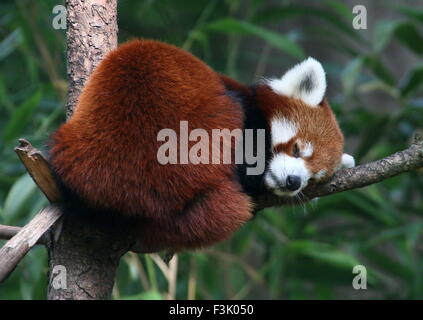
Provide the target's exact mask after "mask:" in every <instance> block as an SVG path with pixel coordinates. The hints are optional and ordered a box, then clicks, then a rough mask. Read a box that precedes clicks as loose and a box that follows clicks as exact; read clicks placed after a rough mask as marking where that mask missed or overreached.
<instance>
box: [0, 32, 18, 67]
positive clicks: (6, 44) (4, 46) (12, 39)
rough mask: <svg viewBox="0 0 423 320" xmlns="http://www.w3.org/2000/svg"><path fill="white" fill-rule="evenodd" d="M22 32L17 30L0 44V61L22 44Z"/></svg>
mask: <svg viewBox="0 0 423 320" xmlns="http://www.w3.org/2000/svg"><path fill="white" fill-rule="evenodd" d="M22 39H23V38H22V32H21V30H20V29H19V28H18V29H16V30H15V31H13V32H12V33H11V34H9V35H8V36H7V37H6V38H5V39H4V40H3V41H2V42H1V43H0V60H3V59H4V58H6V57H7V56H8V55H9V54H10V53H11V52H13V50H15V49H16V48H17V47H18V46H19V45H20V44H21V43H22Z"/></svg>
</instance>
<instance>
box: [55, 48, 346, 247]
mask: <svg viewBox="0 0 423 320" xmlns="http://www.w3.org/2000/svg"><path fill="white" fill-rule="evenodd" d="M325 89H326V80H325V73H324V71H323V68H322V66H321V65H320V63H319V62H317V61H316V60H314V59H312V58H309V59H307V60H305V61H304V62H302V63H301V64H299V65H297V66H295V67H294V68H292V69H291V70H289V71H288V72H287V73H286V74H285V75H284V76H282V77H281V78H279V79H268V80H263V81H261V82H259V83H257V84H255V85H253V86H246V85H243V84H241V83H239V82H237V81H235V80H233V79H231V78H228V77H226V76H224V75H220V74H218V73H216V72H214V71H213V70H212V69H211V68H210V67H208V66H207V65H206V64H205V63H204V62H202V61H201V60H199V59H198V58H196V57H194V56H193V55H191V54H190V53H188V52H185V51H183V50H181V49H179V48H177V47H174V46H172V45H169V44H165V43H162V42H159V41H153V40H134V41H131V42H128V43H125V44H123V45H121V46H119V47H118V48H117V49H116V50H114V51H112V52H110V53H109V54H108V55H107V56H106V57H105V58H104V59H103V60H102V62H101V63H100V64H99V65H98V66H97V67H96V68H95V70H94V71H93V73H92V75H91V76H90V78H89V79H88V81H87V83H86V85H85V87H84V89H83V91H82V93H81V95H80V97H79V99H78V103H77V106H76V108H75V110H74V114H73V116H72V117H71V118H70V119H69V121H68V122H67V123H65V124H63V125H62V126H61V127H60V128H59V129H58V130H57V131H56V132H55V133H54V134H53V135H52V136H51V140H50V143H49V147H50V148H49V161H50V164H51V166H52V169H53V171H54V173H55V176H56V178H57V181H58V183H59V185H60V186H61V188H62V191H63V193H64V195H65V198H66V197H67V198H70V199H71V201H69V202H71V203H72V202H80V203H83V204H84V205H85V206H87V207H88V208H90V210H91V209H92V211H94V212H95V215H96V216H95V219H98V220H101V219H102V217H101V215H102V214H103V213H105V212H111V213H113V215H116V216H119V217H122V218H125V217H126V218H128V219H131V221H133V223H134V225H135V229H136V230H137V232H138V234H139V237H140V239H141V242H142V243H143V246H145V251H158V250H163V249H168V250H175V251H179V250H183V249H196V248H202V247H206V246H209V245H212V244H214V243H216V242H219V241H222V240H225V239H227V238H228V237H229V236H230V235H231V234H232V233H233V232H234V231H235V230H237V229H238V228H240V227H241V226H242V225H243V224H244V223H245V222H246V221H248V220H249V219H251V217H252V212H253V208H254V204H253V201H254V200H253V199H254V197H255V196H258V195H260V194H263V193H265V192H269V190H270V191H272V192H274V193H276V194H278V195H281V196H295V195H296V194H298V192H300V191H301V190H302V189H304V188H305V187H306V186H307V184H308V183H309V181H311V180H312V179H313V180H317V181H319V180H324V179H326V178H328V177H330V176H331V175H332V174H333V173H334V171H335V170H336V169H337V168H338V167H340V166H341V165H345V166H352V165H354V164H353V159H352V157H351V156H348V155H344V156H343V154H342V150H343V143H344V142H343V135H342V133H341V131H340V129H339V127H338V124H337V121H336V119H335V117H334V115H333V113H332V111H331V109H330V107H329V104H328V102H327V101H326V100H325V99H324V94H325ZM182 121H186V123H187V125H188V130H189V131H190V132H191V131H193V130H194V129H195V128H202V129H203V130H204V131H205V132H207V133H210V132H211V131H212V130H214V129H229V130H230V131H232V130H236V129H240V130H241V132H245V129H254V130H258V129H262V130H263V131H264V132H265V140H264V141H265V142H264V144H265V148H264V149H263V150H264V152H262V153H263V154H261V155H260V156H263V157H265V170H264V171H263V172H262V173H261V174H256V175H248V174H247V170H248V167H249V165H248V164H245V163H240V164H236V163H234V161H230V162H229V163H217V164H214V163H211V164H210V163H209V164H204V163H190V162H188V163H186V164H167V165H162V164H161V163H159V161H158V158H157V157H158V156H157V155H158V150H159V148H160V147H161V145H162V144H163V142H161V141H159V139H158V134H159V132H160V130H162V129H164V128H167V129H172V130H174V131H176V132H178V131H179V130H180V125H181V122H182ZM241 135H243V133H241ZM238 138H239V137H238ZM194 143H195V141H189V146H190V147H192V146H193V145H194ZM219 143H220V142H219ZM258 143H259V142H257V143H256V144H255V147H257V145H258ZM226 147H229V148H230V150H231V151H233V152H235V148H236V144H235V143H233V141H232V140H230V142H229V146H228V145H226ZM177 149H178V152H179V153H181V152H182V146H181V145H179V144H177ZM218 155H219V156H222V154H221V153H220V154H218ZM231 160H233V157H232V156H231ZM90 210H88V211H90Z"/></svg>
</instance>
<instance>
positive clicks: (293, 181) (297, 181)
mask: <svg viewBox="0 0 423 320" xmlns="http://www.w3.org/2000/svg"><path fill="white" fill-rule="evenodd" d="M300 186H301V178H300V177H299V176H292V175H290V176H288V177H287V178H286V188H287V189H288V190H289V191H295V190H297V189H298V188H299V187H300Z"/></svg>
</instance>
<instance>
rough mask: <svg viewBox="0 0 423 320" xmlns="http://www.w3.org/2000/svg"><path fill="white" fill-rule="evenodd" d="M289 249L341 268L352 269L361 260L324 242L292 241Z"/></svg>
mask: <svg viewBox="0 0 423 320" xmlns="http://www.w3.org/2000/svg"><path fill="white" fill-rule="evenodd" d="M288 250H290V251H291V252H295V253H296V254H302V255H306V256H309V257H312V258H314V259H316V260H318V261H320V262H324V263H327V264H330V265H332V266H336V267H339V268H345V269H349V270H352V268H353V267H354V266H356V265H358V264H360V263H359V261H358V260H357V259H356V258H355V257H353V256H352V255H350V254H347V253H345V252H343V251H340V250H338V249H335V248H333V247H332V246H330V245H328V244H324V243H318V242H311V241H307V240H296V241H291V242H290V243H289V244H288Z"/></svg>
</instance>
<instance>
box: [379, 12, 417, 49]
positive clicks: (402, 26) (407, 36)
mask: <svg viewBox="0 0 423 320" xmlns="http://www.w3.org/2000/svg"><path fill="white" fill-rule="evenodd" d="M394 36H395V37H396V38H397V39H398V40H399V41H401V42H402V43H403V44H404V45H405V46H407V47H408V48H409V49H410V50H412V51H414V52H415V53H417V54H420V55H422V54H423V38H422V36H421V35H420V33H419V31H418V29H417V28H416V26H415V25H414V24H412V23H410V22H403V21H387V20H383V21H381V22H378V23H377V24H376V27H375V34H374V37H373V39H374V49H375V51H376V52H380V51H382V50H383V49H384V48H385V47H386V45H387V43H388V42H389V41H390V40H391V39H392V38H393V37H394Z"/></svg>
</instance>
